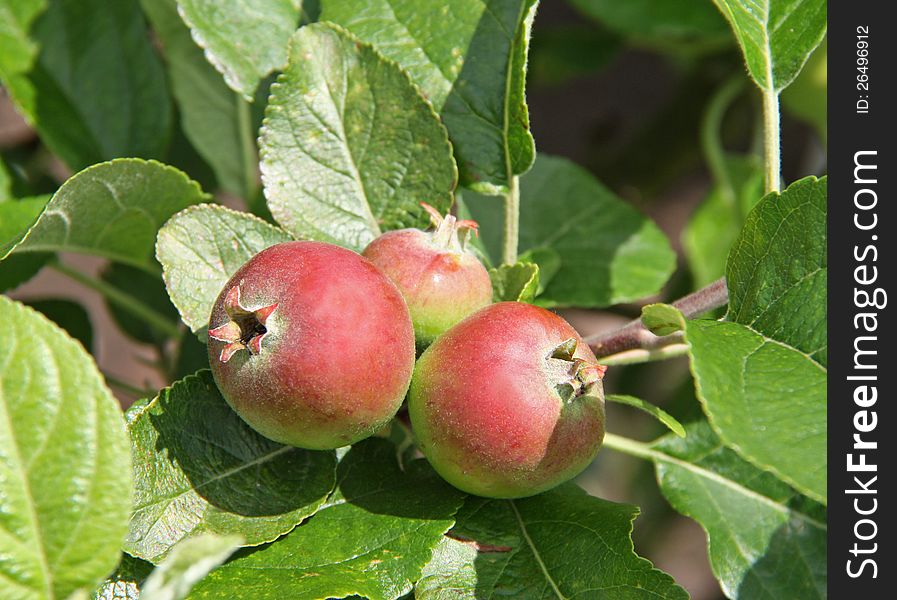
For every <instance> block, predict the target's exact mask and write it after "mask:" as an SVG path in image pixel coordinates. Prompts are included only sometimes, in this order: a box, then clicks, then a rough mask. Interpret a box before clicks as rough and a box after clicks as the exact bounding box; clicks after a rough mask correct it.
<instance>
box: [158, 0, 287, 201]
mask: <svg viewBox="0 0 897 600" xmlns="http://www.w3.org/2000/svg"><path fill="white" fill-rule="evenodd" d="M141 4H142V6H143V10H144V11H145V12H146V15H147V17H148V18H149V20H150V23H152V26H153V29H154V30H155V32H156V35H158V36H159V39H160V40H161V42H162V46H163V49H164V53H165V59H166V63H167V67H168V76H169V81H170V84H171V92H172V95H173V96H174V99H175V101H176V102H177V105H178V109H179V111H180V123H181V127H182V128H183V130H184V134H185V135H186V136H187V139H189V140H190V142H191V143H192V144H193V146H194V147H195V148H196V151H197V152H198V153H199V155H200V156H202V158H203V159H205V161H206V162H208V163H209V166H211V167H212V170H213V171H214V172H215V178H216V179H217V180H218V183H219V184H220V185H221V187H222V188H223V189H225V190H227V191H228V192H230V193H232V194H236V195H238V196H241V197H244V198H247V197H248V196H250V195H252V194H254V193H255V190H256V189H257V188H258V181H257V180H258V173H257V171H258V155H257V154H258V153H257V151H256V149H255V132H254V131H253V126H252V123H250V122H249V117H248V115H249V110H250V109H249V107H248V106H247V104H246V100H245V99H243V98H242V97H241V96H239V95H238V94H237V93H236V92H234V91H233V90H231V89H230V88H229V87H228V86H227V84H226V83H225V82H224V80H223V79H222V78H221V74H220V73H218V72H217V71H216V70H215V69H214V68H213V67H212V65H210V64H209V63H208V61H206V58H205V56H203V51H202V49H201V48H199V46H197V45H196V44H195V43H194V41H193V38H192V37H190V30H189V29H188V28H187V26H186V25H184V22H183V21H182V20H181V17H180V16H179V15H178V12H177V2H176V0H141ZM190 4H192V5H197V6H198V5H201V4H207V3H200V2H193V3H190ZM219 4H220V3H219ZM291 32H292V30H291ZM258 42H259V40H255V42H254V43H253V45H252V48H253V49H254V48H256V47H257V46H258ZM285 45H286V42H285V41H284V46H285ZM283 52H285V49H284V50H283ZM191 172H192V171H191Z"/></svg>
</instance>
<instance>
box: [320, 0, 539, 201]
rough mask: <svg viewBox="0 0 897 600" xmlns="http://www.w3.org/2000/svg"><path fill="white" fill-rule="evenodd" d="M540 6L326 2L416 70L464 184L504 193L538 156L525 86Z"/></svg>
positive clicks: (523, 2) (455, 0)
mask: <svg viewBox="0 0 897 600" xmlns="http://www.w3.org/2000/svg"><path fill="white" fill-rule="evenodd" d="M537 4H538V2H537V1H536V0H448V1H445V2H432V3H420V2H413V1H408V0H404V1H400V2H394V1H391V0H373V1H372V0H345V1H341V2H325V3H324V5H323V11H322V14H321V18H322V19H323V20H326V21H332V22H334V23H338V24H340V25H342V26H343V27H345V28H346V29H348V30H349V31H351V32H352V33H354V34H355V35H357V36H358V37H359V38H361V39H362V40H364V41H365V42H368V43H371V44H373V45H374V47H375V48H376V49H377V50H378V51H380V52H382V53H383V55H384V56H386V57H387V58H389V59H391V60H394V61H396V62H397V63H398V64H399V65H401V66H402V67H403V68H404V69H405V70H407V71H408V73H409V74H410V75H411V78H412V79H413V80H414V82H415V83H416V84H417V85H418V86H420V88H421V90H423V93H424V94H425V95H426V97H427V99H428V100H429V101H430V102H431V103H432V105H433V107H434V108H435V109H436V112H438V113H439V116H440V117H442V120H443V122H444V123H445V125H446V127H447V128H448V132H449V136H450V137H451V140H452V144H453V146H454V150H455V154H456V157H457V160H458V166H459V169H460V172H461V184H462V185H464V186H467V187H469V188H471V189H476V190H477V191H481V192H483V193H503V192H504V191H505V190H506V189H507V186H508V183H509V181H510V178H511V177H512V176H514V175H520V174H522V173H524V172H525V171H526V170H527V169H529V167H530V165H531V164H532V162H533V159H534V157H535V146H534V144H533V138H532V135H531V134H530V132H529V115H528V112H527V107H526V99H525V97H524V87H525V82H526V81H525V80H526V59H527V48H528V45H529V37H530V28H531V26H532V20H533V17H534V16H535V11H536V6H537ZM428 202H429V201H428Z"/></svg>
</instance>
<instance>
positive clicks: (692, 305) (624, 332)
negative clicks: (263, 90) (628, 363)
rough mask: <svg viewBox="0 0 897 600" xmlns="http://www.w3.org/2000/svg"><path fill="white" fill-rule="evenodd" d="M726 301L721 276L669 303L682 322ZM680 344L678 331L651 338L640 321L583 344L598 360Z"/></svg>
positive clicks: (598, 335)
mask: <svg viewBox="0 0 897 600" xmlns="http://www.w3.org/2000/svg"><path fill="white" fill-rule="evenodd" d="M728 301H729V291H728V289H727V288H726V278H725V277H722V278H720V279H717V280H716V281H714V282H713V283H711V284H710V285H708V286H706V287H703V288H701V289H700V290H698V291H696V292H693V293H691V294H689V295H688V296H685V297H684V298H681V299H679V300H677V301H675V302H673V306H675V307H676V308H678V309H679V311H680V312H682V314H683V315H684V316H685V318H686V319H690V318H692V317H696V316H698V315H701V314H704V313H706V312H708V311H711V310H713V309H715V308H719V307H720V306H725V305H726V303H727V302H728ZM681 341H682V334H681V333H679V332H677V333H674V334H671V335H664V336H657V335H654V334H653V333H651V332H650V331H648V329H647V328H646V327H645V325H644V324H643V323H642V320H641V319H635V320H634V321H630V322H629V323H627V324H626V325H624V326H623V327H621V328H619V329H617V330H614V331H610V332H608V333H602V334H597V335H591V336H589V337H587V338H585V342H586V343H587V344H588V345H589V347H590V348H591V349H592V351H593V352H594V353H595V354H596V355H597V356H598V358H599V359H601V360H603V357H609V356H611V355H614V354H619V353H621V352H625V351H626V350H632V349H634V348H641V349H644V350H656V349H658V348H662V347H664V346H669V345H671V344H674V343H675V344H678V343H680V342H681Z"/></svg>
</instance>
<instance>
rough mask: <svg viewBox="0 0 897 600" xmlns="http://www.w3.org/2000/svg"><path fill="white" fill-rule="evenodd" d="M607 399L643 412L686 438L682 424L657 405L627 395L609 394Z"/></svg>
mask: <svg viewBox="0 0 897 600" xmlns="http://www.w3.org/2000/svg"><path fill="white" fill-rule="evenodd" d="M605 399H606V400H607V401H608V402H617V403H618V404H626V405H627V406H632V407H633V408H637V409H639V410H642V411H644V412H646V413H648V414H649V415H651V416H652V417H654V418H655V419H657V420H658V421H660V422H661V423H663V424H664V425H666V427H667V428H668V429H669V430H670V431H672V432H673V433H675V434H676V435H677V436H679V437H685V428H684V427H682V423H680V422H679V421H677V420H676V418H675V417H674V416H673V415H671V414H669V413H668V412H667V411H665V410H663V409H662V408H660V407H659V406H657V405H655V404H651V403H650V402H648V401H646V400H642V399H641V398H636V397H635V396H628V395H625V394H608V395H607V396H605Z"/></svg>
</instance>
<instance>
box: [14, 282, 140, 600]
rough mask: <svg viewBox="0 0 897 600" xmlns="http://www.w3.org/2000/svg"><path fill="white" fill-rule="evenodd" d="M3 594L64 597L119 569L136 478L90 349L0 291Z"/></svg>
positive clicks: (118, 416)
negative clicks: (1, 326)
mask: <svg viewBox="0 0 897 600" xmlns="http://www.w3.org/2000/svg"><path fill="white" fill-rule="evenodd" d="M0 321H2V322H3V324H4V329H5V330H4V335H3V342H4V346H5V349H4V352H3V353H2V354H0V413H2V414H3V418H2V419H0V481H3V493H2V494H0V555H2V556H3V560H2V562H0V597H2V598H22V597H34V598H67V597H68V596H69V595H71V594H74V593H79V592H86V591H88V590H92V589H94V587H95V586H96V585H97V584H99V583H100V582H101V581H102V580H103V578H104V577H105V576H106V575H107V574H108V573H109V572H110V571H112V569H113V568H114V567H115V564H116V562H117V561H118V559H119V544H120V542H121V539H122V537H123V536H124V534H125V532H126V531H127V515H128V510H129V508H130V505H131V496H132V482H131V473H130V463H129V456H128V445H127V440H126V437H125V430H124V422H123V420H122V416H121V411H120V409H119V407H118V403H117V402H116V401H115V398H113V397H112V394H111V393H110V392H109V390H108V389H106V387H105V385H104V384H103V380H102V378H101V377H100V374H99V372H98V371H97V368H96V365H95V364H94V363H93V360H92V359H91V358H90V356H89V355H88V354H87V353H86V352H85V351H84V349H83V348H82V347H81V346H80V344H78V343H77V342H75V341H74V340H72V339H71V338H69V337H68V336H67V335H66V334H65V333H64V332H63V331H62V330H61V329H60V328H59V327H57V326H56V325H54V324H53V323H51V322H50V321H49V320H48V319H47V318H46V317H44V316H42V315H40V314H39V313H37V312H36V311H34V310H32V309H30V308H27V307H25V306H23V305H21V304H19V303H16V302H13V301H12V300H9V299H8V298H6V297H0Z"/></svg>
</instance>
